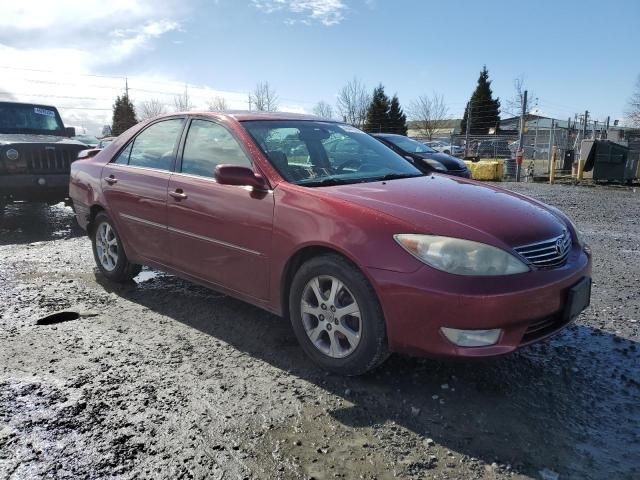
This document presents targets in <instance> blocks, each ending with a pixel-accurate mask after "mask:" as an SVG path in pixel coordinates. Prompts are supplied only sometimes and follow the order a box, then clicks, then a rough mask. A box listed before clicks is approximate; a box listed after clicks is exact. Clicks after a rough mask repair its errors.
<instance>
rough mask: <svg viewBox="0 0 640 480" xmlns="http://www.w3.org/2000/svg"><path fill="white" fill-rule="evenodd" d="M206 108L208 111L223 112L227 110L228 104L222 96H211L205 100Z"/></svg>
mask: <svg viewBox="0 0 640 480" xmlns="http://www.w3.org/2000/svg"><path fill="white" fill-rule="evenodd" d="M207 108H208V109H209V111H210V112H225V111H227V110H229V105H228V104H227V100H226V99H225V98H224V97H213V98H212V99H211V100H209V101H208V102H207Z"/></svg>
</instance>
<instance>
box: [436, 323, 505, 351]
mask: <svg viewBox="0 0 640 480" xmlns="http://www.w3.org/2000/svg"><path fill="white" fill-rule="evenodd" d="M440 331H441V332H442V333H443V334H444V336H445V337H447V339H448V340H449V341H450V342H451V343H453V344H455V345H457V346H459V347H488V346H489V345H494V344H495V343H496V342H497V341H498V338H500V333H501V332H502V330H501V329H499V328H496V329H493V330H458V329H457V328H447V327H442V328H441V329H440Z"/></svg>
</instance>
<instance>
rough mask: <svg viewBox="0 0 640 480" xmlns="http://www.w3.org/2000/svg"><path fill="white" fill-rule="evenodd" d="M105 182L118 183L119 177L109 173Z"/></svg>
mask: <svg viewBox="0 0 640 480" xmlns="http://www.w3.org/2000/svg"><path fill="white" fill-rule="evenodd" d="M104 181H105V182H107V183H108V184H109V185H113V184H114V183H118V179H117V178H116V177H114V176H113V175H109V176H108V177H106V178H105V179H104Z"/></svg>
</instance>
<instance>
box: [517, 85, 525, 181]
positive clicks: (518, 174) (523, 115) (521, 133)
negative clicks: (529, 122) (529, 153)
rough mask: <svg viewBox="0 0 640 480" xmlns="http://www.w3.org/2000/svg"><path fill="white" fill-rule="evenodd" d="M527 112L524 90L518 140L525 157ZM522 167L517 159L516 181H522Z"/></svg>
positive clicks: (519, 147)
mask: <svg viewBox="0 0 640 480" xmlns="http://www.w3.org/2000/svg"><path fill="white" fill-rule="evenodd" d="M526 112H527V91H526V90H525V91H524V95H523V97H522V113H521V115H520V139H519V142H518V149H519V150H520V152H521V153H522V157H524V146H523V143H524V122H525V118H526V117H525V116H526ZM520 167H521V163H518V162H517V160H516V182H519V181H520Z"/></svg>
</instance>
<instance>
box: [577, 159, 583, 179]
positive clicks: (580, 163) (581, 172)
mask: <svg viewBox="0 0 640 480" xmlns="http://www.w3.org/2000/svg"><path fill="white" fill-rule="evenodd" d="M583 173H584V160H582V159H580V160H578V181H581V180H582V174H583Z"/></svg>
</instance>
